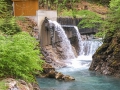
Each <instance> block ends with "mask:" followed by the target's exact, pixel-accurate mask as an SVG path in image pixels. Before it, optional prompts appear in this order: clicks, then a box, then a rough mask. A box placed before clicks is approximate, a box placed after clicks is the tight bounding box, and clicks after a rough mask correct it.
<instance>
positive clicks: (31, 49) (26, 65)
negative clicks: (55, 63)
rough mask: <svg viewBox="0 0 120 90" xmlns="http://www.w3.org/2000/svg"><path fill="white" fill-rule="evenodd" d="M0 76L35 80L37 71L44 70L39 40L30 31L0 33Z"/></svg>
mask: <svg viewBox="0 0 120 90" xmlns="http://www.w3.org/2000/svg"><path fill="white" fill-rule="evenodd" d="M0 43H1V44H0V77H13V78H21V79H24V80H26V81H34V75H35V74H36V71H38V70H40V71H41V70H42V68H41V65H42V63H43V61H42V60H40V52H39V50H38V49H36V45H38V43H37V41H36V40H35V39H34V38H33V37H31V36H30V35H29V34H28V33H25V32H21V33H18V34H15V35H13V36H12V37H11V36H7V37H5V36H3V35H0Z"/></svg>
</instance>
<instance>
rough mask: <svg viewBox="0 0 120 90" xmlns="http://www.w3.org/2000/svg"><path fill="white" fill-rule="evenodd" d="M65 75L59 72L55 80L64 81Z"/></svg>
mask: <svg viewBox="0 0 120 90" xmlns="http://www.w3.org/2000/svg"><path fill="white" fill-rule="evenodd" d="M63 76H64V75H63V74H62V73H61V72H57V73H56V75H55V79H58V80H62V79H63V78H62V77H63Z"/></svg>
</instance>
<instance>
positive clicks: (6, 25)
mask: <svg viewBox="0 0 120 90" xmlns="http://www.w3.org/2000/svg"><path fill="white" fill-rule="evenodd" d="M0 31H2V32H4V33H5V34H7V35H13V34H16V33H18V32H20V31H21V29H20V27H19V26H18V25H17V23H16V19H15V17H11V18H4V19H1V21H0Z"/></svg>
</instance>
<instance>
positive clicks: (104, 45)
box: [96, 43, 109, 54]
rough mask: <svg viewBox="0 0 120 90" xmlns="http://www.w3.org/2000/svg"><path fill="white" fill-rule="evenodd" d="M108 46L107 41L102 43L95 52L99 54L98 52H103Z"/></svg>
mask: <svg viewBox="0 0 120 90" xmlns="http://www.w3.org/2000/svg"><path fill="white" fill-rule="evenodd" d="M108 47H109V43H103V44H102V46H100V47H99V48H98V49H97V51H96V54H100V53H102V52H105V51H106V50H107V48H108Z"/></svg>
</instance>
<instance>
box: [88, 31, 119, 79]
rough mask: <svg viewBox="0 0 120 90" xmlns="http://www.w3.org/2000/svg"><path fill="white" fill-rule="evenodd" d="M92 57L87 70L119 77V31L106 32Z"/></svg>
mask: <svg viewBox="0 0 120 90" xmlns="http://www.w3.org/2000/svg"><path fill="white" fill-rule="evenodd" d="M92 58H93V60H92V63H91V65H90V68H89V70H93V71H96V72H100V73H102V74H105V75H112V76H115V77H119V78H120V72H119V71H120V31H116V32H108V33H107V35H106V36H105V38H104V42H103V44H102V46H100V47H99V48H98V50H97V51H96V52H95V54H94V55H93V57H92Z"/></svg>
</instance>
